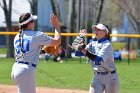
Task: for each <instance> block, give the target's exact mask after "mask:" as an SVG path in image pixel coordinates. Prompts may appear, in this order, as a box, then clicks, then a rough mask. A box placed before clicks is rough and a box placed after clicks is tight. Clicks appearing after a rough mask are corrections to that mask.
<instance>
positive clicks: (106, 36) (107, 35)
mask: <svg viewBox="0 0 140 93" xmlns="http://www.w3.org/2000/svg"><path fill="white" fill-rule="evenodd" d="M103 25H104V26H106V28H107V29H108V32H107V34H106V35H105V38H106V39H107V40H110V28H109V27H108V25H106V24H103Z"/></svg>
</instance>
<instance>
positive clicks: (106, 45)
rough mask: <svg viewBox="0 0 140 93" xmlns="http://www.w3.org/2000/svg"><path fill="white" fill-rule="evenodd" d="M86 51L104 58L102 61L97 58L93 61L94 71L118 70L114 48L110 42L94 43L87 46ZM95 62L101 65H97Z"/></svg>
mask: <svg viewBox="0 0 140 93" xmlns="http://www.w3.org/2000/svg"><path fill="white" fill-rule="evenodd" d="M86 50H88V51H89V52H91V53H93V54H95V55H97V56H98V57H100V58H102V60H100V59H98V58H96V59H95V60H94V61H91V66H92V69H93V71H113V70H115V69H116V67H115V64H114V55H113V48H112V45H111V43H110V41H109V40H103V41H102V42H100V41H93V42H91V43H89V44H88V45H87V46H86ZM95 61H98V62H99V63H101V64H95ZM100 61H101V62H100Z"/></svg>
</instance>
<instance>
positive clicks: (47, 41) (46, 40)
mask: <svg viewBox="0 0 140 93" xmlns="http://www.w3.org/2000/svg"><path fill="white" fill-rule="evenodd" d="M34 42H35V43H37V44H39V45H46V46H50V45H51V42H52V37H50V36H48V35H46V34H45V33H43V32H38V33H37V34H36V37H35V39H34Z"/></svg>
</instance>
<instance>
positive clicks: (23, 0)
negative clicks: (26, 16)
mask: <svg viewBox="0 0 140 93" xmlns="http://www.w3.org/2000/svg"><path fill="white" fill-rule="evenodd" d="M12 8H13V12H12V21H18V18H19V15H20V14H21V13H24V12H30V4H29V3H28V2H27V0H13V7H12ZM4 21H5V17H4V12H3V10H2V8H1V7H0V26H5V24H4V23H3V22H4Z"/></svg>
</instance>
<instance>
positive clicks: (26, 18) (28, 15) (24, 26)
mask: <svg viewBox="0 0 140 93" xmlns="http://www.w3.org/2000/svg"><path fill="white" fill-rule="evenodd" d="M30 16H31V14H30V13H23V14H22V15H21V16H20V17H19V23H22V22H24V21H26V20H28V19H29V18H30ZM30 22H32V21H30ZM30 22H29V23H30ZM29 23H27V24H23V25H20V30H19V45H20V47H21V48H20V51H21V52H23V49H22V40H23V39H22V38H23V36H22V35H23V30H25V29H27V27H28V24H29Z"/></svg>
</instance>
